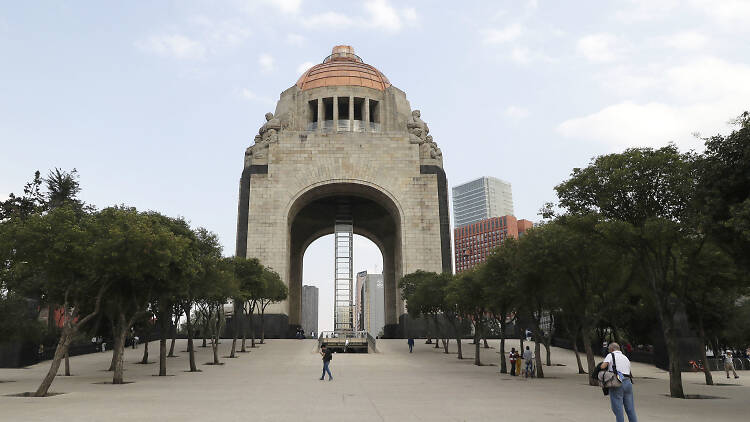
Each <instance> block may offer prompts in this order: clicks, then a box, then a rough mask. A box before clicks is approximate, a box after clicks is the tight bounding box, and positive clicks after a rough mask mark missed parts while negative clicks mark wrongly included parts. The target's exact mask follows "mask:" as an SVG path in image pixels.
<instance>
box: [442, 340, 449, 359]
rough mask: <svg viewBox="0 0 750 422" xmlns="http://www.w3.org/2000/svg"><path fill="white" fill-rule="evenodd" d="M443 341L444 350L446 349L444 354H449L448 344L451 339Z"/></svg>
mask: <svg viewBox="0 0 750 422" xmlns="http://www.w3.org/2000/svg"><path fill="white" fill-rule="evenodd" d="M442 340H443V348H444V349H445V351H444V353H445V354H446V355H447V354H448V342H449V341H451V339H449V338H444V339H442Z"/></svg>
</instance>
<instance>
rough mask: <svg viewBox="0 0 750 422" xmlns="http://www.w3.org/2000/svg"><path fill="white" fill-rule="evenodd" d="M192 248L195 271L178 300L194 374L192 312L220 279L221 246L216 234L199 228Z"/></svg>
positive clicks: (205, 326) (195, 369) (205, 327)
mask: <svg viewBox="0 0 750 422" xmlns="http://www.w3.org/2000/svg"><path fill="white" fill-rule="evenodd" d="M192 248H193V249H194V254H195V255H194V257H195V262H196V264H197V271H196V272H195V273H193V277H192V278H190V279H189V280H188V283H187V286H186V289H185V290H184V292H183V296H182V297H181V298H180V303H181V305H182V310H183V312H184V313H185V316H186V318H187V321H186V326H187V342H188V347H187V348H188V356H189V359H188V362H189V365H190V372H196V371H198V368H197V367H196V365H195V345H194V342H193V337H194V335H195V331H194V328H193V320H194V319H196V318H195V317H194V316H193V312H192V310H193V307H194V306H195V304H196V302H197V301H198V299H199V298H200V297H202V295H203V294H204V292H205V291H206V290H207V289H208V286H210V285H211V284H212V283H213V282H214V281H215V280H216V279H218V278H220V277H221V275H220V274H219V272H220V260H221V245H220V244H219V238H218V236H216V234H214V233H211V232H209V231H208V230H206V229H205V228H203V227H200V228H198V229H196V230H195V231H194V240H193V244H192ZM198 314H200V313H198ZM196 316H197V315H196ZM207 328H208V324H205V325H204V333H205V329H207ZM204 339H205V334H204Z"/></svg>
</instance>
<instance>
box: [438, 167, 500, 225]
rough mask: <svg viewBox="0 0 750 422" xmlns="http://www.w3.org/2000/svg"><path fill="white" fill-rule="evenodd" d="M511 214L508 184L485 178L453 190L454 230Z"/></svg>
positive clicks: (492, 178)
mask: <svg viewBox="0 0 750 422" xmlns="http://www.w3.org/2000/svg"><path fill="white" fill-rule="evenodd" d="M513 214H514V212H513V193H512V191H511V186H510V183H508V182H505V181H503V180H500V179H496V178H494V177H486V176H485V177H480V178H479V179H476V180H472V181H470V182H467V183H464V184H461V185H458V186H455V187H454V188H453V226H454V227H456V228H458V227H463V226H466V225H468V224H472V223H476V222H478V221H481V220H485V219H488V218H491V217H500V216H504V215H513Z"/></svg>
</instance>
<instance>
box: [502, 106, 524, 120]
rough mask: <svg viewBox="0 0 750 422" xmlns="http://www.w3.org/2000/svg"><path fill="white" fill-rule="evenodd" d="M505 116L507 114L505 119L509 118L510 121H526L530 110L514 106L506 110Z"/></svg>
mask: <svg viewBox="0 0 750 422" xmlns="http://www.w3.org/2000/svg"><path fill="white" fill-rule="evenodd" d="M504 114H505V117H508V118H510V119H513V120H520V119H525V118H526V117H529V110H528V109H527V108H525V107H521V106H516V105H512V106H508V107H507V108H506V109H505V112H504Z"/></svg>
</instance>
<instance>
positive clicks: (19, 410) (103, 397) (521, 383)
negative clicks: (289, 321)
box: [0, 340, 750, 422]
mask: <svg viewBox="0 0 750 422" xmlns="http://www.w3.org/2000/svg"><path fill="white" fill-rule="evenodd" d="M198 344H199V343H198ZM490 344H491V345H492V346H493V347H496V346H497V342H491V343H490ZM230 345H231V341H227V340H224V341H223V342H222V344H221V345H220V347H221V349H222V350H221V355H222V356H224V355H227V349H228V348H229V346H230ZM511 345H513V346H517V342H515V341H514V342H512V344H511ZM378 348H379V349H380V353H377V354H370V355H366V354H335V355H334V359H333V362H332V365H331V369H332V371H333V375H334V380H333V381H332V382H329V381H327V380H326V381H319V380H318V378H319V376H320V371H321V361H320V356H319V355H317V354H316V353H315V341H314V340H303V341H300V340H268V342H267V344H265V345H262V346H261V347H259V348H257V349H253V350H252V352H250V353H245V354H240V357H239V358H237V359H224V358H222V361H223V362H224V363H225V365H222V366H209V365H204V363H205V362H208V361H210V360H211V359H210V356H211V349H210V347H209V348H198V349H197V350H198V356H197V362H198V364H199V367H200V369H201V370H202V371H203V372H200V373H188V372H184V371H185V369H186V367H187V353H186V352H183V350H185V342H184V341H178V344H177V346H176V348H175V350H176V351H179V352H180V353H179V357H176V358H170V359H168V373H169V376H167V377H157V376H153V375H154V374H156V373H158V364H156V363H153V364H149V365H139V364H135V363H134V362H136V361H139V360H140V356H141V353H142V351H143V345H140V346H139V348H138V349H137V350H132V349H127V351H126V365H125V368H126V372H125V379H126V381H133V382H132V383H130V384H125V385H111V384H106V383H107V382H111V380H112V376H111V373H110V372H106V371H105V369H106V368H107V366H108V364H109V360H110V358H111V355H110V353H97V354H92V355H85V356H76V357H73V358H71V370H72V373H73V376H72V377H62V376H59V377H57V378H56V379H55V382H54V384H53V385H52V389H51V391H52V392H58V393H64V394H61V395H57V396H53V397H45V398H25V397H8V396H7V395H9V394H14V393H21V392H25V391H33V390H35V389H36V387H37V386H38V384H39V382H40V381H41V379H42V377H43V375H44V373H45V372H46V371H47V369H48V368H49V362H43V363H41V364H39V365H35V366H32V367H29V368H25V369H0V421H120V420H128V421H151V420H159V421H181V422H184V421H192V420H200V421H259V420H260V421H323V420H326V421H342V420H350V421H379V420H388V421H411V420H425V421H431V422H434V421H486V420H493V421H494V420H508V421H534V422H539V421H578V422H588V421H602V420H605V421H606V420H613V419H614V417H613V416H612V413H611V412H610V410H609V400H608V398H607V397H604V396H603V395H602V392H601V389H599V388H595V387H589V386H588V385H587V383H586V378H585V377H586V375H578V374H576V372H577V371H576V366H575V357H574V355H573V354H572V352H569V351H567V350H563V349H557V348H554V349H553V351H552V359H553V363H554V364H562V365H565V366H552V367H545V368H544V371H545V375H546V376H547V377H548V378H546V379H530V380H522V379H519V378H514V377H510V376H509V375H504V374H500V373H499V370H498V367H497V366H483V367H476V366H474V365H473V364H472V359H471V358H472V356H473V347H472V346H471V345H469V344H466V345H465V347H464V351H465V356H466V357H467V359H465V360H462V361H459V360H457V359H456V355H455V354H449V355H445V354H443V353H442V349H433V348H432V347H431V345H425V344H424V340H422V341H419V340H417V344H416V346H415V352H414V353H413V354H411V355H410V354H409V353H408V348H407V345H406V340H378ZM150 352H151V360H155V359H157V358H158V342H153V343H151V350H150ZM451 352H455V344H453V343H451ZM481 352H482V358H483V362H484V363H497V361H498V354H497V348H491V349H482V351H481ZM633 371H634V375H635V376H636V380H635V402H636V408H637V411H638V416H639V418H640V420H641V421H685V422H690V421H702V422H703V421H734V420H738V421H739V420H747V418H748V414H749V413H750V388H749V387H748V385H749V383H748V377H750V376H748V375H747V374H749V373H748V372H747V371H745V372H743V373H741V376H742V378H740V379H739V380H734V379H732V380H727V379H726V378H725V376H724V374H723V373H719V372H714V379H715V381H716V382H719V383H721V384H725V385H717V386H706V385H702V381H703V374H700V373H685V374H683V381H684V386H685V391H686V393H688V394H699V395H704V396H714V397H720V398H717V399H704V400H699V399H692V400H679V399H671V398H669V397H667V396H666V393H667V392H668V381H667V379H668V377H667V374H666V373H665V372H664V371H661V370H659V369H656V368H654V367H652V366H649V365H644V364H637V363H636V364H634V365H633Z"/></svg>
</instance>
